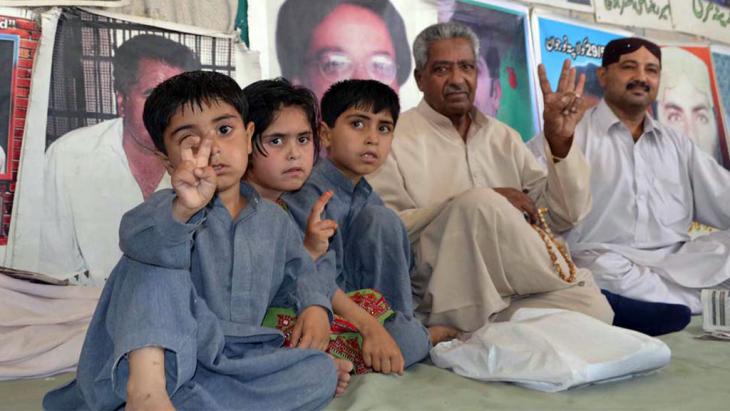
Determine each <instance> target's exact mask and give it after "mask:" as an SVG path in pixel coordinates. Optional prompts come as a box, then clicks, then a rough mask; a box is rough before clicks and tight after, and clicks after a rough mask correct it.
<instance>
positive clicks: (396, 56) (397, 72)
mask: <svg viewBox="0 0 730 411" xmlns="http://www.w3.org/2000/svg"><path fill="white" fill-rule="evenodd" d="M248 4H249V9H248V27H249V39H250V46H251V49H253V50H260V51H261V70H262V74H263V77H264V78H273V77H278V76H283V77H285V78H287V79H288V80H290V81H292V82H293V83H295V84H299V85H303V86H305V87H308V88H310V89H312V90H313V91H314V93H315V94H316V95H317V97H318V98H321V97H322V94H324V91H326V90H327V88H329V86H330V85H331V84H332V83H334V82H336V81H338V80H344V79H346V78H353V77H354V78H371V79H375V80H379V81H381V82H383V83H386V84H388V85H390V86H391V87H393V89H394V90H396V91H397V92H398V94H399V96H400V103H401V111H405V110H407V109H409V108H412V107H414V106H416V105H417V104H418V102H419V101H420V100H421V92H420V91H419V90H418V86H417V85H416V82H415V80H414V78H413V69H414V62H413V57H412V52H411V46H412V45H413V40H414V39H415V37H416V35H417V34H418V33H420V32H421V30H423V29H424V28H426V27H427V26H429V25H431V24H434V23H437V22H438V4H439V2H438V1H436V0H370V1H362V2H359V3H358V5H355V4H342V1H341V0H270V1H249V3H248Z"/></svg>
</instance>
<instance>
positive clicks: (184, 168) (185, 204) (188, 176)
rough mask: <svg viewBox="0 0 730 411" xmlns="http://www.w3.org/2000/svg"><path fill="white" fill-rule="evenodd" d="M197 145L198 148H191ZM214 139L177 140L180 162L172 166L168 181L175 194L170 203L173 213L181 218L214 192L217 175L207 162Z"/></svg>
mask: <svg viewBox="0 0 730 411" xmlns="http://www.w3.org/2000/svg"><path fill="white" fill-rule="evenodd" d="M196 146H198V150H197V152H195V153H193V148H194V147H196ZM212 147H213V139H211V138H202V139H201V138H200V137H197V136H195V137H188V138H186V139H185V140H183V141H182V143H181V144H180V160H181V161H180V163H179V164H178V165H177V167H175V170H174V171H173V173H172V176H171V178H170V181H171V183H172V187H173V188H174V189H175V193H176V194H177V197H176V198H175V201H174V203H173V210H172V213H173V216H174V217H175V218H176V219H177V220H178V221H180V222H183V223H184V222H187V221H188V220H189V219H190V217H192V216H193V215H194V214H195V213H197V212H198V210H200V209H201V208H203V207H205V205H206V204H208V202H210V199H211V198H213V195H214V194H215V190H216V185H217V176H216V174H215V171H214V170H213V167H211V166H210V152H211V148H212Z"/></svg>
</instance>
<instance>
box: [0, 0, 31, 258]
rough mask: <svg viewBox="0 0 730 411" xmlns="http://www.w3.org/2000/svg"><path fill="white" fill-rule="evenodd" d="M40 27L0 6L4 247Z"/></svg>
mask: <svg viewBox="0 0 730 411" xmlns="http://www.w3.org/2000/svg"><path fill="white" fill-rule="evenodd" d="M40 36H41V31H40V26H39V25H38V23H37V22H36V16H35V15H34V14H33V13H32V12H30V11H26V10H22V9H12V8H3V7H0V61H2V64H0V213H1V217H0V245H5V244H7V242H8V235H9V232H10V222H11V219H12V211H13V200H14V197H15V187H16V182H17V177H18V167H19V165H20V152H21V148H22V147H21V146H22V142H23V132H24V130H25V123H26V111H27V108H28V95H29V92H30V82H31V72H32V70H33V61H34V59H35V53H36V49H37V47H38V40H39V39H40Z"/></svg>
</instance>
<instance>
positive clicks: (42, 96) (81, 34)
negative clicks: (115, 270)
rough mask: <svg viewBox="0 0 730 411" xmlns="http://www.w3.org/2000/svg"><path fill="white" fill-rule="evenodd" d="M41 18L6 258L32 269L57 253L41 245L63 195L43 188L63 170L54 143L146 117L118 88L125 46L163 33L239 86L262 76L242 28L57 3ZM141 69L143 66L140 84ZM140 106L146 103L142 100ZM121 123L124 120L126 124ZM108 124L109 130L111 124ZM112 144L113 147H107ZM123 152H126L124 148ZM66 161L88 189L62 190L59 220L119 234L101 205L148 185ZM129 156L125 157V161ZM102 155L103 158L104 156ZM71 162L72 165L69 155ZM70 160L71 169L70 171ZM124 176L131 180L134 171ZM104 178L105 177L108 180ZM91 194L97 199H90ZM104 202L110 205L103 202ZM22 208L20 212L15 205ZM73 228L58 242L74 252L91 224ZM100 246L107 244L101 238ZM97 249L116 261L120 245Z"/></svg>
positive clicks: (9, 262) (107, 206) (136, 193)
mask: <svg viewBox="0 0 730 411" xmlns="http://www.w3.org/2000/svg"><path fill="white" fill-rule="evenodd" d="M40 21H41V24H42V35H41V38H40V45H39V52H38V59H37V61H36V65H37V66H38V67H37V69H36V70H34V71H33V88H32V89H31V90H30V94H31V98H30V99H29V101H31V104H30V106H29V107H28V108H27V117H28V128H27V129H26V130H25V141H24V145H25V147H24V149H23V162H22V163H23V164H25V165H26V167H21V169H20V173H19V182H18V187H19V193H18V194H19V195H18V199H19V203H17V204H16V209H15V210H14V212H13V224H12V226H11V227H10V235H9V241H8V245H7V248H6V257H5V258H6V259H5V263H6V265H11V266H13V267H16V268H19V269H25V270H30V271H38V266H39V261H40V259H41V258H40V257H41V254H46V255H48V254H51V250H49V249H48V248H46V249H45V250H42V246H41V238H42V226H44V224H43V221H44V218H45V217H48V210H52V209H53V208H52V207H51V205H52V204H60V203H59V202H60V201H61V199H60V197H58V196H56V195H55V194H51V193H46V192H45V191H48V184H46V183H48V181H47V180H50V178H46V175H50V176H51V178H53V177H54V175H57V174H54V173H53V170H50V169H51V167H50V166H49V165H48V164H47V163H48V161H47V156H46V152H47V151H48V149H49V148H51V147H52V146H54V144H55V143H56V142H59V140H60V139H61V138H62V137H64V136H66V135H69V134H70V133H75V135H76V136H77V137H75V138H78V135H79V134H84V135H87V134H88V135H89V136H94V135H97V136H98V133H94V132H85V133H82V132H81V131H82V130H87V129H91V128H92V127H104V126H105V124H109V125H114V124H119V125H120V126H117V128H116V129H115V130H119V133H118V134H121V130H123V129H125V128H126V127H127V125H128V124H135V123H136V124H137V126H138V127H139V125H140V124H141V110H140V112H139V113H138V115H134V116H132V115H128V116H127V117H128V118H127V120H130V119H131V118H134V121H123V117H122V116H121V115H122V113H120V111H119V110H120V106H119V103H120V101H122V100H120V99H119V98H118V97H119V96H118V94H117V92H116V90H115V85H114V67H113V64H114V56H115V55H116V51H117V49H118V48H119V47H120V46H122V45H123V44H124V43H125V42H127V41H130V40H131V39H134V38H135V37H137V36H142V35H145V36H156V37H161V38H164V39H166V41H171V42H174V43H176V44H178V45H180V46H182V47H184V48H186V49H188V50H190V51H191V52H192V53H193V54H194V56H195V58H197V60H198V63H199V67H200V68H201V69H202V70H212V71H217V72H220V73H223V74H226V75H229V76H232V77H233V78H234V79H235V80H236V81H237V82H238V84H239V85H240V86H245V85H247V84H249V83H250V82H252V81H255V80H258V79H260V78H261V71H260V66H259V63H258V59H259V56H258V53H252V52H250V51H249V50H248V49H247V48H246V47H245V45H244V44H243V43H241V42H240V39H239V38H238V36H237V34H236V33H221V32H217V31H213V30H207V29H202V28H197V27H191V26H186V25H181V24H177V23H171V22H163V21H158V20H154V19H150V18H144V17H135V16H126V15H121V14H116V13H112V12H109V11H106V10H94V11H90V10H86V9H80V8H74V7H69V8H52V9H50V10H48V11H46V12H44V13H43V14H42V15H41V17H40ZM140 64H142V63H140ZM140 72H141V71H140V70H138V71H137V73H138V76H137V77H138V78H137V81H138V82H139V83H141V80H139V78H141V75H139V73H140ZM170 75H172V74H170ZM161 80H163V79H160V81H161ZM137 106H138V107H141V104H140V105H137ZM122 124H124V125H123V126H121V125H122ZM109 129H110V130H111V126H110V128H109ZM97 140H98V141H91V140H89V144H88V146H89V147H96V146H101V145H104V144H107V141H106V140H104V139H100V138H97ZM77 145H80V146H86V143H84V142H79V144H77ZM119 146H120V147H121V144H120V145H119ZM67 151H68V150H67ZM109 151H111V150H107V152H109ZM120 151H121V150H117V152H120ZM121 152H122V154H121V156H122V157H124V155H125V153H126V152H125V151H121ZM82 157H83V158H86V157H89V156H82ZM80 158H81V157H80ZM66 160H70V161H71V162H72V163H73V164H74V165H73V166H71V165H70V166H68V167H72V168H73V169H74V170H77V171H74V172H75V173H77V174H78V175H77V176H76V177H74V178H71V179H69V181H72V182H73V184H74V185H75V186H80V187H81V188H82V189H81V192H80V193H76V192H72V191H73V190H70V189H66V190H60V191H61V192H65V193H66V194H64V199H63V201H64V203H65V206H66V207H65V209H64V210H62V211H59V215H57V216H56V217H57V218H55V219H54V220H53V221H76V220H74V218H72V216H70V215H67V214H68V213H79V214H80V215H84V219H83V220H84V221H85V222H86V223H89V224H88V225H87V228H88V227H96V228H95V229H94V230H95V231H97V232H102V233H103V234H104V235H106V236H116V235H117V234H116V232H117V230H118V221H115V220H114V219H110V218H108V217H104V213H105V212H103V210H107V211H108V210H113V209H116V208H119V207H120V206H119V205H117V204H119V203H121V201H119V199H120V198H121V197H126V198H127V199H129V198H130V196H139V199H140V201H139V202H141V201H142V197H141V193H142V190H141V189H140V187H137V186H135V187H134V190H132V191H134V192H129V191H127V190H123V189H121V188H120V186H119V185H118V184H116V183H117V181H120V178H119V176H114V175H112V176H108V177H107V176H105V171H104V170H102V169H101V168H100V169H97V170H96V171H89V172H88V173H85V172H83V170H82V168H83V167H85V166H84V164H86V162H85V161H81V160H79V161H73V157H68V158H67V159H66ZM127 160H128V159H127ZM127 160H124V159H122V160H121V161H122V163H124V162H125V161H127ZM99 161H102V160H101V159H98V162H99ZM66 163H67V164H71V163H69V162H68V161H66ZM108 165H109V164H108V162H102V164H100V166H101V167H102V168H105V167H107V166H108ZM68 167H66V169H68V170H71V168H68ZM87 168H88V167H87ZM49 170H50V171H49ZM79 170H81V171H79ZM115 177H116V179H115ZM124 178H126V179H127V180H130V177H129V176H127V177H124ZM104 179H107V181H106V183H105V182H104ZM131 180H132V181H134V179H131ZM60 181H61V180H60V179H59V182H60ZM97 183H98V184H97ZM63 184H66V183H63ZM84 187H87V188H84ZM39 188H41V189H39ZM56 194H58V193H56ZM87 198H95V199H98V201H97V202H96V203H94V204H87V203H88V202H87V201H86V199H87ZM95 201H96V200H95ZM104 201H107V202H108V204H100V203H98V202H104ZM122 207H123V206H122ZM18 209H20V212H17V210H18ZM16 212H17V213H16ZM76 218H77V219H78V217H76ZM95 219H96V220H98V221H95ZM46 220H47V218H46ZM96 223H98V224H96ZM45 225H46V226H47V225H48V224H45ZM44 229H48V227H45V228H44ZM73 229H75V230H78V231H77V234H76V235H77V237H75V238H69V239H67V238H59V239H58V240H57V241H54V242H53V243H54V244H63V245H64V246H65V247H68V248H69V249H70V250H73V252H69V253H71V254H77V255H83V254H84V253H83V250H81V249H80V245H79V243H78V241H79V237H78V236H81V235H82V233H81V232H82V231H89V230H87V229H83V230H82V229H80V228H79V227H72V230H73ZM99 247H101V248H104V247H105V246H104V245H101V244H100V245H99ZM94 251H95V252H96V251H98V252H99V253H100V254H103V253H107V252H108V253H109V255H111V256H112V257H110V258H109V259H110V260H111V259H113V258H114V257H113V256H114V255H115V254H116V253H120V251H119V250H118V246H115V247H114V249H110V250H101V249H100V250H94ZM58 254H61V253H58ZM69 258H71V257H70V256H69ZM59 266H61V264H59Z"/></svg>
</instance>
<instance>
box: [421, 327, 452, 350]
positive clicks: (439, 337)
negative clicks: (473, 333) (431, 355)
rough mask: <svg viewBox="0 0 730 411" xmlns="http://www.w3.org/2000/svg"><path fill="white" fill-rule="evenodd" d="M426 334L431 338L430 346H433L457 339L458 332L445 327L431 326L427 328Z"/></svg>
mask: <svg viewBox="0 0 730 411" xmlns="http://www.w3.org/2000/svg"><path fill="white" fill-rule="evenodd" d="M428 334H429V336H430V337H431V345H432V346H434V345H436V344H438V343H440V342H443V341H449V340H453V339H454V338H456V337H458V336H459V330H457V329H456V328H452V327H449V326H446V325H432V326H430V327H428Z"/></svg>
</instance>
